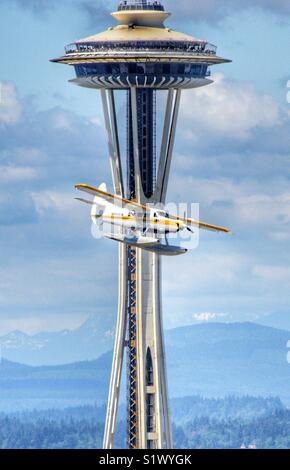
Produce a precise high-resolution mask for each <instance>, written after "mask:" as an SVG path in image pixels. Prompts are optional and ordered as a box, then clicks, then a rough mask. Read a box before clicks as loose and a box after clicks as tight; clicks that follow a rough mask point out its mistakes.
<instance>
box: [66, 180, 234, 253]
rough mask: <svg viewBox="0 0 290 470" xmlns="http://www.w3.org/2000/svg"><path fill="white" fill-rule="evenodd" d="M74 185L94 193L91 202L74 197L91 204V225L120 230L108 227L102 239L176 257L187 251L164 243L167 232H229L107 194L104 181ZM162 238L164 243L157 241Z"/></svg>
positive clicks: (225, 229) (228, 231) (88, 192)
mask: <svg viewBox="0 0 290 470" xmlns="http://www.w3.org/2000/svg"><path fill="white" fill-rule="evenodd" d="M75 187H76V189H78V190H79V191H83V192H85V193H87V194H90V195H92V196H94V199H93V200H92V201H88V200H86V199H82V198H76V199H77V200H78V201H81V202H83V203H85V204H89V205H91V206H92V209H91V219H92V221H93V223H94V224H95V225H99V226H101V225H103V224H109V226H111V227H117V228H119V229H120V230H121V233H117V231H116V230H110V232H109V233H105V232H104V233H103V236H104V237H105V238H109V239H111V240H115V241H117V242H120V243H125V244H126V245H129V246H134V247H137V248H141V249H143V250H147V251H151V252H154V253H157V254H160V255H165V256H176V255H181V254H184V253H186V252H187V251H188V250H187V249H186V248H182V247H179V246H173V245H171V244H170V243H169V242H168V239H167V235H170V234H172V233H178V232H180V231H183V230H187V231H189V232H191V233H194V229H203V230H209V231H212V232H222V233H230V232H231V231H230V230H229V229H228V228H224V227H218V226H216V225H211V224H206V223H204V222H200V221H199V220H195V219H187V218H186V217H179V216H176V215H171V214H169V213H168V212H167V211H166V210H161V209H158V208H157V207H151V206H149V205H148V206H145V205H143V204H139V203H138V202H135V201H134V200H129V199H125V198H123V197H121V196H118V195H116V194H111V193H109V192H108V191H107V186H106V184H105V183H103V184H101V185H100V186H99V187H98V188H94V187H92V186H88V185H86V184H77V185H76V186H75ZM115 232H116V233H115ZM163 237H164V238H165V242H166V244H163V243H161V239H162V238H163Z"/></svg>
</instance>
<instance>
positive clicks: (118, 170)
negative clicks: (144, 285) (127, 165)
mask: <svg viewBox="0 0 290 470" xmlns="http://www.w3.org/2000/svg"><path fill="white" fill-rule="evenodd" d="M101 95H102V102H103V109H104V118H105V125H106V130H107V138H108V147H109V154H110V164H111V172H112V180H113V186H114V191H115V194H118V195H120V196H124V185H123V176H122V167H121V155H120V145H119V137H118V126H117V117H116V109H115V100H114V92H113V90H102V91H101ZM126 256H127V253H126V247H125V245H122V244H119V305H118V317H117V324H116V334H115V346H114V353H113V362H112V371H111V379H110V388H109V398H108V405H107V415H106V423H105V432H104V441H103V448H104V449H112V448H113V446H114V438H115V432H116V425H117V411H118V404H119V396H120V386H121V377H122V369H123V357H124V349H125V340H126V307H127V284H126V278H127V264H126Z"/></svg>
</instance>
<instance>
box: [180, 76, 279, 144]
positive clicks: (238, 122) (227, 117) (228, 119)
mask: <svg viewBox="0 0 290 470" xmlns="http://www.w3.org/2000/svg"><path fill="white" fill-rule="evenodd" d="M213 79H214V80H215V83H214V84H213V85H210V86H206V87H203V88H200V89H197V90H188V91H185V92H184V93H183V96H182V100H181V119H182V120H185V121H186V122H185V123H184V128H185V129H186V130H185V132H184V134H185V137H186V138H187V139H189V140H193V141H194V142H196V141H197V139H198V138H200V139H204V138H208V137H209V136H210V134H211V133H214V134H218V135H220V136H225V137H227V138H228V139H231V140H236V139H238V140H247V139H249V138H250V137H251V134H252V132H253V131H254V130H255V129H257V128H271V127H272V126H276V125H278V124H279V122H280V113H279V106H278V105H277V103H276V102H275V101H274V100H273V99H272V98H271V97H270V96H267V95H258V94H257V93H256V92H255V90H254V89H253V87H252V86H250V85H247V84H241V83H235V82H230V81H228V80H225V78H224V75H223V74H215V75H214V76H213ZM180 129H182V127H181V126H180Z"/></svg>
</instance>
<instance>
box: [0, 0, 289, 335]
mask: <svg viewBox="0 0 290 470" xmlns="http://www.w3.org/2000/svg"><path fill="white" fill-rule="evenodd" d="M164 3H165V5H166V7H167V8H168V10H170V11H171V12H172V17H171V18H170V19H169V20H168V24H170V25H171V26H172V27H173V28H174V29H177V30H180V31H184V32H187V33H189V34H191V35H193V36H196V37H199V38H204V39H207V40H208V41H209V42H212V43H214V44H217V46H218V53H219V54H220V55H222V56H224V57H227V58H230V59H232V60H233V62H232V63H231V64H226V65H222V66H217V67H216V68H213V69H212V73H213V77H214V80H215V83H214V84H213V85H210V86H208V87H205V88H202V89H199V90H192V91H186V92H184V93H183V98H182V102H181V111H180V119H179V124H178V130H177V138H176V145H175V150H174V159H173V165H172V174H171V180H170V188H169V200H170V201H176V202H195V203H196V202H197V203H199V204H200V216H201V218H202V219H203V220H206V221H209V222H211V223H216V224H220V225H226V226H229V227H231V228H232V230H233V232H234V235H233V236H230V237H226V236H220V235H215V234H212V233H209V234H207V233H206V234H201V237H200V245H199V247H198V249H196V250H193V251H192V252H190V253H188V254H187V255H186V256H183V257H177V258H174V259H169V260H168V259H165V260H163V269H164V283H163V284H164V285H163V293H164V299H163V306H164V318H165V327H166V328H171V327H175V326H179V325H185V324H191V323H194V322H196V321H216V320H219V321H255V320H257V319H259V318H260V317H262V316H264V315H267V314H270V313H276V312H277V313H280V312H284V311H289V290H290V263H289V261H290V249H289V248H290V188H289V179H290V166H289V163H290V121H289V118H290V103H287V99H286V97H287V91H289V90H287V82H288V80H289V79H290V73H289V71H288V68H289V67H288V66H289V64H288V60H287V59H286V60H285V58H287V57H288V50H289V48H288V44H289V29H290V24H289V21H290V20H289V12H290V4H289V1H288V0H287V1H282V0H280V1H278V0H275V1H274V0H263V1H262V0H261V1H258V0H256V1H251V2H249V1H243V2H237V1H236V0H235V1H233V0H204V1H202V2H201V1H189V0H182V1H179V2H175V1H173V0H168V1H167V2H164ZM116 4H117V2H116V1H114V0H110V1H106V2H105V1H97V0H63V1H62V2H56V1H55V2H54V1H53V0H49V1H48V0H9V1H8V0H7V1H6V0H0V39H1V40H0V49H1V70H0V334H5V333H7V332H8V331H11V330H14V329H20V330H22V331H25V332H28V333H31V334H32V333H35V332H37V331H43V330H61V329H62V328H75V327H76V326H78V325H79V324H80V323H81V322H82V321H84V319H85V318H86V317H87V316H88V315H110V316H111V317H112V322H113V321H114V319H115V316H116V308H117V245H115V244H114V243H110V242H109V241H106V240H100V241H99V240H95V239H94V238H93V237H92V235H91V232H90V221H89V218H88V213H87V208H86V207H85V208H84V207H81V206H79V205H78V204H77V203H76V202H75V201H74V197H75V193H74V188H73V186H74V184H75V183H78V182H84V183H89V184H94V185H96V184H97V183H101V182H103V181H106V182H107V183H108V186H109V187H111V177H110V171H109V162H108V151H107V148H106V138H105V131H104V123H103V116H102V109H101V103H100V97H99V93H98V92H97V91H92V90H86V89H81V88H78V87H75V86H73V85H71V84H69V83H68V80H70V79H71V78H73V77H74V71H73V69H72V68H70V67H67V66H62V65H58V64H53V63H51V62H49V59H51V58H54V57H57V56H59V55H61V54H62V53H63V47H64V45H65V44H68V43H71V42H73V41H74V40H75V39H78V38H81V37H85V36H88V35H90V34H93V33H95V32H97V31H102V30H104V29H106V28H107V27H108V26H110V25H111V24H113V19H111V18H110V15H109V12H110V11H113V10H114V8H115V7H116ZM11 31H13V34H11ZM118 112H119V117H121V116H122V105H121V104H120V106H119V108H118ZM173 272H174V276H173V275H172V273H173Z"/></svg>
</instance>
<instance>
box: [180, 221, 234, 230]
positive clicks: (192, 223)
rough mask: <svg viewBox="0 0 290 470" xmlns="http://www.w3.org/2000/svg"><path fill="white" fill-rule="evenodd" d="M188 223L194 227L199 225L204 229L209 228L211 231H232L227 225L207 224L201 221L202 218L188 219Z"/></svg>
mask: <svg viewBox="0 0 290 470" xmlns="http://www.w3.org/2000/svg"><path fill="white" fill-rule="evenodd" d="M186 222H187V223H188V225H191V226H192V227H198V228H200V229H202V230H208V231H210V232H222V233H231V230H230V229H229V228H226V227H219V226H218V225H212V224H207V223H205V222H201V221H200V220H193V219H186Z"/></svg>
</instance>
